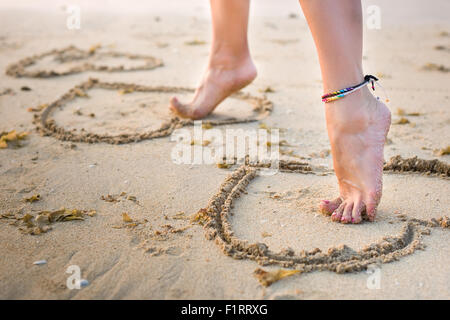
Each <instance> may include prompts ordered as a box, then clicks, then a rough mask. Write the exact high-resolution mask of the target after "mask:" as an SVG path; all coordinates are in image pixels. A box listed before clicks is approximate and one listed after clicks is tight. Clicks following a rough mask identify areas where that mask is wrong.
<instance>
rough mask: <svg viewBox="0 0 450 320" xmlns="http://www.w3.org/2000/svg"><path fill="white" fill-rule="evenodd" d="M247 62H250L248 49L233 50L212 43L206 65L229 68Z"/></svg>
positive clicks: (237, 66) (234, 67)
mask: <svg viewBox="0 0 450 320" xmlns="http://www.w3.org/2000/svg"><path fill="white" fill-rule="evenodd" d="M249 62H250V63H252V59H251V57H250V52H249V51H248V49H244V50H240V51H239V52H235V51H234V50H231V49H230V48H227V47H224V46H219V45H213V46H212V50H211V53H210V55H209V62H208V66H209V67H210V68H220V69H225V70H231V69H236V68H239V67H240V66H242V65H244V64H246V63H249Z"/></svg>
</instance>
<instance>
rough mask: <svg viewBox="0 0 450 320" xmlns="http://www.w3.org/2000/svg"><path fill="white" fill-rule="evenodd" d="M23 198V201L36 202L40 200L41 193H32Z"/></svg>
mask: <svg viewBox="0 0 450 320" xmlns="http://www.w3.org/2000/svg"><path fill="white" fill-rule="evenodd" d="M24 200H25V202H30V203H33V202H37V201H39V200H41V195H40V194H35V195H32V196H31V197H29V198H25V199H24Z"/></svg>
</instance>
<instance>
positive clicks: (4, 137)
mask: <svg viewBox="0 0 450 320" xmlns="http://www.w3.org/2000/svg"><path fill="white" fill-rule="evenodd" d="M27 136H28V132H16V130H12V131H10V132H1V133H0V149H6V148H8V143H9V144H11V145H13V146H15V147H21V144H20V141H21V140H23V139H25V138H26V137H27Z"/></svg>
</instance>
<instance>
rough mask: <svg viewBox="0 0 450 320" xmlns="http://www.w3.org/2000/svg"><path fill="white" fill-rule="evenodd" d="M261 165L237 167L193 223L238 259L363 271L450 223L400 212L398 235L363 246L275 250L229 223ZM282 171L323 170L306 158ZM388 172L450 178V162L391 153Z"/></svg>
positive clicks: (419, 245) (418, 247) (284, 164)
mask: <svg viewBox="0 0 450 320" xmlns="http://www.w3.org/2000/svg"><path fill="white" fill-rule="evenodd" d="M260 167H261V166H259V165H258V164H256V165H249V164H244V165H242V166H240V167H239V168H238V169H236V170H235V171H234V172H233V173H232V174H231V175H230V176H228V177H227V179H226V180H225V181H224V182H223V183H222V185H221V186H220V188H219V192H218V193H217V194H215V195H214V196H213V197H212V198H211V199H210V201H209V203H208V205H207V207H206V208H203V209H200V210H199V212H198V213H197V214H196V216H195V218H194V221H195V222H199V223H200V224H202V225H203V228H204V229H205V236H206V238H207V239H208V240H215V243H216V244H217V245H218V246H219V247H220V248H221V250H222V251H223V253H225V254H226V255H227V256H230V257H232V258H234V259H249V260H254V261H256V262H257V263H258V264H260V265H263V266H265V265H279V266H281V267H285V268H293V269H295V270H298V271H299V273H307V272H312V271H325V270H328V271H332V272H336V273H347V272H359V271H363V270H367V268H368V267H369V266H370V265H378V264H382V263H389V262H392V261H396V260H399V259H400V258H402V257H404V256H407V255H410V254H412V253H414V252H415V251H416V250H423V249H425V245H424V244H423V242H422V235H429V234H430V233H431V230H430V229H429V228H434V227H442V228H444V229H448V228H450V219H449V218H448V217H446V216H444V217H441V218H439V219H431V220H422V219H416V218H406V217H405V216H404V215H401V216H399V217H396V218H397V219H398V223H404V226H403V228H402V231H401V233H400V234H399V235H397V236H386V237H384V238H383V239H382V240H381V241H379V242H377V243H373V244H369V245H367V246H365V247H364V248H363V249H362V250H360V251H356V250H354V249H352V248H350V247H348V246H346V245H341V246H338V247H331V248H329V249H328V251H327V252H326V253H325V252H322V251H321V250H320V249H318V248H316V249H313V250H311V251H304V250H303V251H301V252H299V253H295V252H294V250H293V249H291V248H286V249H283V250H281V251H280V252H277V253H276V252H273V251H271V250H270V249H269V248H268V246H267V245H266V244H264V243H248V241H246V240H242V239H239V238H238V237H236V236H235V235H234V232H233V230H232V227H231V223H230V216H231V215H232V214H233V213H232V212H231V211H232V208H233V201H234V200H235V199H237V198H239V197H240V195H241V194H242V193H244V194H245V193H246V187H247V185H248V184H249V183H250V182H251V181H252V180H253V179H254V178H255V177H256V176H257V175H258V170H259V168H260ZM280 171H284V172H292V173H301V174H319V175H320V174H321V172H315V171H314V170H313V168H311V166H310V165H309V164H308V163H306V162H296V161H281V162H280ZM384 171H387V172H389V173H390V174H398V173H404V174H413V173H414V172H416V173H423V174H427V175H434V176H439V177H441V178H443V179H446V180H447V179H448V178H449V177H450V165H448V164H446V163H444V162H441V161H439V160H423V159H419V158H417V157H414V158H408V159H403V158H402V157H401V156H395V157H392V158H391V159H390V161H389V162H388V163H387V164H386V165H385V166H384ZM234 214H235V213H234Z"/></svg>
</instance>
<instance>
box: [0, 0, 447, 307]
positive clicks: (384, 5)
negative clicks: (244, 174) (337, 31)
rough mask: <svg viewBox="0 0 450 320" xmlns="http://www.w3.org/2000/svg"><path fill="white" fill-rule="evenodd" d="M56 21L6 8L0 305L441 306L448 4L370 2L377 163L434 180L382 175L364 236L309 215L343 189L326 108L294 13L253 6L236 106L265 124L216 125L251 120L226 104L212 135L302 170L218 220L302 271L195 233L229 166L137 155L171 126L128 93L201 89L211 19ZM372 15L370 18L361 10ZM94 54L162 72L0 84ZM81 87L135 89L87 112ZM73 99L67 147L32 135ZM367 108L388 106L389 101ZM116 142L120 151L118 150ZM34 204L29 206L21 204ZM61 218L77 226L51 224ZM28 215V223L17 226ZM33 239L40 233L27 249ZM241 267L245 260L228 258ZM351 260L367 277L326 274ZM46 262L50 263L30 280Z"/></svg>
mask: <svg viewBox="0 0 450 320" xmlns="http://www.w3.org/2000/svg"><path fill="white" fill-rule="evenodd" d="M52 3H54V2H49V3H48V4H47V5H44V6H43V7H42V8H39V9H38V8H34V9H31V8H32V7H30V5H26V3H25V2H23V3H22V2H21V1H17V2H14V3H5V4H2V5H0V30H1V31H0V57H1V59H0V70H2V72H1V73H0V79H1V80H0V133H2V132H3V133H6V132H10V131H12V130H16V131H17V132H19V133H20V132H28V133H29V134H28V136H27V137H26V138H24V139H20V140H18V141H6V142H7V144H8V146H7V147H6V148H4V149H0V174H1V179H0V215H1V218H0V225H1V227H0V241H1V243H2V246H1V248H0V256H1V257H2V258H1V259H0V271H1V272H0V298H2V299H17V298H30V299H46V298H56V299H89V298H98V299H111V298H121V299H122V298H123V299H131V298H137V299H183V298H193V299H260V298H264V299H315V298H324V299H336V298H344V299H360V298H363V299H399V298H400V299H403V298H413V299H448V298H449V297H450V287H449V283H450V281H449V280H450V276H449V275H450V272H449V271H450V270H449V267H448V265H449V264H450V258H449V257H450V249H449V247H448V243H449V239H450V234H449V230H448V229H447V228H442V227H441V226H439V223H440V222H442V221H444V223H443V224H445V221H446V220H438V219H439V218H441V217H443V216H449V215H450V213H449V208H450V201H449V200H448V193H449V191H450V186H449V180H448V178H447V176H448V173H446V172H448V171H445V168H446V167H445V164H447V165H448V164H449V163H450V156H449V155H448V154H447V153H448V152H445V150H446V148H447V149H448V137H449V136H450V129H449V128H450V126H449V124H450V115H449V112H448V107H449V103H450V92H449V89H448V81H449V80H448V79H449V78H448V77H449V74H448V72H447V71H446V70H447V69H448V67H450V66H449V65H448V55H449V50H448V48H450V36H449V34H450V24H449V23H448V22H447V21H448V18H446V17H445V15H444V14H443V13H444V12H448V10H449V8H448V3H447V2H446V1H437V4H436V5H435V6H433V7H431V6H427V7H426V8H425V7H423V6H424V4H422V2H421V1H414V2H410V1H409V2H407V3H408V6H405V3H406V1H405V2H403V1H399V3H398V4H397V3H396V4H395V5H393V4H391V3H390V2H388V1H381V2H380V6H381V9H382V19H383V20H382V28H381V29H380V30H370V29H367V28H365V36H366V38H365V51H364V67H365V69H366V72H367V73H371V74H374V75H377V76H379V77H380V79H381V84H382V86H383V87H384V88H385V89H386V91H387V94H388V96H389V100H390V102H389V107H390V109H391V111H392V113H393V123H394V124H393V125H392V128H391V131H390V133H389V136H388V143H387V146H386V149H385V157H386V159H387V160H388V159H389V158H390V157H392V156H396V155H401V156H402V157H403V158H411V157H415V156H417V157H419V158H421V159H427V160H430V159H439V160H440V161H442V162H443V163H444V165H441V166H440V167H439V168H440V169H439V170H437V171H439V172H428V174H427V173H426V172H412V171H411V170H404V171H407V172H399V171H392V170H389V171H386V172H385V176H384V196H383V199H382V202H381V204H380V208H379V214H378V216H377V219H376V222H375V223H369V222H364V223H362V224H361V225H357V226H353V225H341V224H336V223H333V222H332V221H331V220H330V218H329V217H327V216H324V215H322V214H321V213H320V212H319V211H318V210H317V207H316V205H317V201H318V199H322V198H327V197H332V196H334V195H336V194H337V187H336V178H335V176H334V174H333V173H332V171H331V169H332V167H331V156H330V155H329V148H330V147H329V143H328V139H327V135H326V130H325V122H324V115H323V109H322V105H321V103H320V95H321V94H322V91H321V83H320V70H319V67H318V64H317V58H316V55H315V51H314V46H313V42H312V38H311V36H310V34H309V31H308V29H307V26H306V23H305V21H304V19H303V18H302V16H301V12H300V9H299V8H298V7H299V6H298V4H297V3H296V2H295V1H293V2H292V3H291V2H288V1H286V3H283V5H278V4H277V3H276V1H266V2H264V3H261V4H260V3H257V2H256V1H254V3H253V6H252V17H251V26H250V31H249V38H250V41H251V42H250V43H251V51H252V54H253V56H254V60H255V63H256V66H257V68H258V73H259V75H258V78H257V79H256V80H255V81H254V83H252V84H251V85H250V86H249V87H248V88H246V89H245V90H244V94H245V96H246V97H258V98H261V99H262V98H263V97H264V96H265V97H266V98H265V100H264V101H270V102H271V103H273V110H271V112H270V113H267V114H265V115H264V116H265V117H264V119H263V120H260V121H252V122H246V121H244V123H235V124H230V123H228V124H227V123H226V124H222V123H220V122H221V121H227V119H229V118H237V119H248V118H251V117H254V116H255V112H254V111H253V110H252V109H253V107H254V104H252V103H248V101H246V100H245V99H236V98H230V99H227V100H226V101H225V102H224V103H223V105H222V106H220V107H219V109H218V110H217V111H218V112H217V114H216V115H214V116H213V117H211V118H210V119H209V121H210V122H211V123H213V125H214V128H216V129H219V130H224V129H226V128H234V129H237V128H243V129H257V128H261V127H263V128H264V127H266V128H280V129H282V134H281V137H280V139H283V140H286V143H285V145H284V146H281V147H280V150H281V151H282V154H284V157H285V158H284V159H286V160H287V161H295V162H301V163H305V165H301V166H299V167H297V169H301V170H298V171H302V173H300V172H298V173H290V172H280V173H278V174H277V175H274V176H270V177H264V176H257V177H255V178H254V179H252V180H251V181H249V184H248V186H247V187H246V190H245V192H242V193H241V195H240V197H239V198H237V199H235V201H234V202H233V208H230V212H231V213H232V215H231V216H230V217H229V219H228V220H227V223H228V224H227V227H229V231H232V233H233V237H236V238H237V239H238V240H239V241H237V245H239V243H240V241H248V244H252V243H264V244H265V246H267V248H269V249H270V251H271V252H272V253H273V252H275V253H276V254H278V253H280V252H281V255H280V254H278V256H277V257H278V260H280V259H279V258H280V256H283V257H284V258H283V259H284V262H286V259H285V257H286V256H287V257H297V256H298V257H299V258H298V259H300V260H297V262H300V263H297V262H296V263H294V264H292V263H289V261H288V263H284V262H283V263H281V264H280V263H272V264H270V259H265V257H264V254H262V255H261V254H260V252H263V253H264V252H266V250H265V249H264V248H265V246H264V245H263V246H254V247H251V248H250V251H249V250H241V251H240V250H237V251H236V241H235V243H234V244H233V245H232V246H231V249H230V248H228V249H229V250H228V249H227V250H224V244H223V243H220V241H218V240H216V239H217V238H220V237H217V231H218V230H219V229H217V228H216V227H217V225H216V226H213V228H209V227H208V226H211V225H207V227H206V228H204V226H202V225H200V224H201V223H207V222H208V219H204V218H205V216H203V218H202V217H200V218H201V219H199V220H197V221H193V220H192V218H193V217H195V216H196V215H197V214H198V212H199V210H200V209H202V208H208V204H210V201H211V199H214V196H215V195H216V194H217V193H218V192H219V193H220V186H221V185H222V184H223V183H224V182H225V181H227V180H226V179H227V177H229V176H230V175H232V174H233V173H234V174H236V172H239V171H238V170H239V165H234V166H231V167H230V168H228V169H223V168H219V167H217V165H214V164H211V165H180V164H175V163H173V162H172V160H171V152H172V148H173V147H174V145H175V143H174V142H173V141H171V140H170V137H169V136H160V137H159V138H158V139H150V136H145V137H146V139H134V138H136V135H137V136H142V135H145V134H148V132H154V131H155V130H156V131H158V130H159V129H158V128H161V125H163V128H164V124H165V123H172V124H173V121H174V120H171V115H170V114H169V112H168V110H167V105H168V99H169V97H170V95H171V92H165V91H164V90H155V91H154V92H151V90H150V92H146V91H145V90H143V91H139V90H135V89H136V88H143V87H145V88H149V87H151V88H161V87H167V88H172V89H173V88H194V87H195V85H196V83H197V81H198V80H199V78H200V76H201V70H202V68H203V66H204V63H205V59H206V57H207V54H208V45H209V42H210V40H209V35H210V28H209V18H208V10H209V9H208V6H207V3H206V2H204V1H195V3H194V4H193V5H192V6H191V7H186V8H185V10H182V8H180V5H179V4H177V3H175V2H173V3H172V2H171V1H169V2H167V4H166V6H165V7H161V5H159V6H158V4H157V3H156V2H154V1H150V2H149V3H147V4H145V5H144V4H142V3H140V2H136V3H134V4H133V5H131V6H130V7H128V8H126V9H127V10H125V11H126V12H127V16H125V15H123V14H122V15H120V12H121V11H122V12H124V9H123V8H119V7H118V6H119V4H118V5H117V7H115V6H110V8H102V6H100V5H99V6H98V7H96V6H95V5H93V4H89V2H80V3H81V7H82V24H81V29H80V30H67V28H66V27H65V19H66V17H67V14H66V13H65V11H64V10H63V9H64V8H63V7H62V4H61V5H59V4H58V5H53V4H52ZM369 4H371V3H369V2H364V5H365V8H366V7H367V5H369ZM183 6H185V5H183ZM274 6H276V7H277V10H274ZM405 8H406V9H405ZM421 12H422V13H427V14H420V13H421ZM144 13H145V14H144ZM294 13H295V15H293V14H294ZM130 17H132V18H130ZM16 21H25V22H26V23H23V24H22V23H21V24H17V23H16ZM98 44H100V45H101V49H95V50H105V51H114V52H124V53H128V54H131V55H140V56H146V57H148V56H151V57H154V58H156V59H160V60H161V61H162V63H163V65H162V66H158V67H157V68H154V69H151V70H141V71H127V72H125V71H120V70H119V71H118V72H108V70H96V71H92V68H91V70H90V71H86V70H81V71H82V72H79V73H74V74H70V75H65V76H57V77H56V76H53V77H46V78H29V77H19V78H16V77H13V76H11V75H7V74H5V72H6V70H7V67H8V66H10V65H11V64H13V63H16V62H18V61H20V60H22V59H25V58H27V57H30V56H33V55H39V54H41V53H44V52H48V51H49V50H52V49H63V48H65V47H68V46H71V45H73V46H76V47H77V48H80V49H82V50H85V51H86V52H89V50H91V49H92V48H97V45H98ZM92 61H93V63H101V64H102V65H103V64H105V65H107V66H109V67H111V68H115V67H117V66H120V65H124V66H125V67H136V66H139V65H141V64H140V62H139V61H130V60H129V59H126V57H112V58H111V57H109V58H107V59H106V58H102V59H100V60H95V59H93V60H92ZM77 65H79V64H78V63H77V61H71V62H70V63H66V64H65V65H64V66H63V67H61V66H60V65H59V64H58V63H55V61H54V60H52V59H47V60H43V61H42V62H39V63H36V65H33V66H30V67H29V68H28V69H27V70H29V71H36V70H58V71H59V72H64V70H67V67H68V68H71V67H73V66H77ZM58 68H60V69H58ZM110 71H111V70H110ZM112 71H114V69H113V70H112ZM12 75H14V74H12ZM41 75H42V74H41ZM89 78H95V79H99V81H100V82H101V83H115V84H117V83H122V84H123V83H125V84H131V87H130V86H125V87H123V86H122V85H119V86H116V85H114V86H113V87H112V88H110V89H112V90H108V89H105V88H102V87H101V86H100V87H99V88H89V89H88V90H86V92H85V93H87V94H88V95H89V98H86V97H83V93H84V90H83V91H82V92H81V94H80V92H78V95H77V92H76V91H73V88H75V87H76V86H79V85H80V84H82V83H86V81H88V79H89ZM130 88H131V89H132V90H129V89H130ZM268 88H270V90H268ZM81 89H83V88H81ZM127 89H128V90H127ZM71 90H72V91H71ZM121 90H125V91H124V92H122V91H121ZM169 91H170V90H169ZM175 91H176V90H175ZM67 93H70V95H75V99H69V100H70V101H65V102H67V103H64V104H63V105H61V106H60V105H56V106H55V107H54V110H53V111H52V113H51V117H52V119H53V120H54V121H55V123H56V124H57V125H58V127H59V128H60V129H63V130H64V131H61V130H56V132H55V130H53V129H52V130H50V131H51V132H53V133H51V134H50V132H45V130H44V131H43V130H42V128H41V130H37V127H39V123H40V121H39V120H40V117H41V116H42V113H43V112H45V109H46V108H48V106H49V105H52V103H54V102H55V101H59V100H60V99H61V98H63V97H64V95H65V94H67ZM377 93H379V95H380V96H381V97H384V95H383V93H382V91H378V89H377ZM189 96H190V92H189V91H188V90H187V91H185V92H182V93H181V98H185V99H187V98H189ZM252 101H253V102H254V101H255V100H254V99H253V100H252ZM257 101H263V100H257ZM60 107H61V108H60ZM257 115H258V112H256V116H257ZM171 121H172V122H171ZM214 121H216V122H214ZM176 125H179V123H176ZM169 128H170V125H169ZM187 128H189V130H192V128H191V127H190V125H188V126H187ZM74 129H76V130H75V131H74ZM82 129H84V131H83V130H82ZM64 132H66V133H71V134H72V135H75V136H79V134H80V132H83V133H82V134H81V136H83V137H88V140H89V139H92V141H86V139H78V140H77V139H66V138H65V137H67V135H65V134H64ZM73 132H76V134H73ZM43 133H44V135H43ZM92 134H94V136H93V135H92ZM95 135H97V137H105V136H106V137H108V139H109V140H110V141H106V140H108V139H96V138H95ZM111 137H112V138H111ZM114 137H115V138H117V137H119V138H120V139H119V140H120V141H119V143H122V144H114V143H117V140H114V139H115V138H114ZM130 137H131V138H130ZM121 139H122V140H121ZM133 139H134V140H142V141H139V142H134V140H133ZM63 140H64V141H63ZM89 142H91V143H89ZM108 142H109V143H108ZM411 167H412V166H411V165H409V166H404V167H403V169H405V168H406V169H408V168H409V169H411ZM395 168H399V167H398V166H397V167H395ZM433 168H436V167H435V166H434V167H433ZM442 168H444V169H442ZM390 169H394V168H393V167H391V168H390ZM247 170H250V171H251V170H254V168H253V169H252V168H248V169H247ZM443 170H444V171H445V172H444V171H443ZM419 171H420V170H419ZM422 171H430V170H422ZM435 171H436V170H435ZM314 173H316V174H314ZM317 173H318V174H317ZM37 195H39V199H37V198H32V197H33V196H37ZM26 199H29V200H28V201H27V200H26ZM32 199H35V200H37V201H33V200H32ZM61 207H64V208H67V209H70V210H73V209H76V210H78V211H76V212H73V211H67V212H66V211H58V210H59V209H60V208H61ZM93 210H95V214H92V212H93ZM46 211H49V212H50V213H48V212H47V213H46ZM55 212H56V213H55ZM124 213H126V215H124ZM200 213H202V211H200ZM27 214H28V215H30V216H31V217H32V219H31V218H25V219H24V217H25V216H26V215H27ZM38 216H39V217H38ZM48 217H51V218H48ZM46 219H47V220H46ZM432 219H435V220H434V221H435V222H433V220H432ZM30 223H31V224H32V226H31V225H30ZM441 224H442V223H441ZM40 226H45V228H44V232H41V233H40V232H36V233H40V234H30V233H33V232H29V231H30V230H36V228H38V229H37V230H40V229H39V227H40ZM205 229H206V230H205ZM214 231H216V235H214ZM219 231H220V230H219ZM219 233H220V232H219ZM205 235H206V237H205ZM211 239H212V240H213V241H210V240H211ZM217 242H219V243H217ZM371 244H379V245H380V246H379V247H370V245H371ZM368 246H369V248H367V247H368ZM244 247H245V246H244ZM289 248H290V249H289ZM330 248H337V249H330ZM380 248H381V249H380ZM244 249H245V248H244ZM247 249H248V248H247ZM233 250H235V251H233ZM318 250H320V251H318ZM339 250H340V251H339ZM364 250H368V251H364ZM382 250H385V252H384V253H383V252H381V251H382ZM375 251H376V252H375ZM230 252H231V254H230ZM236 252H237V253H238V255H239V254H242V252H247V253H248V252H250V254H249V255H244V254H242V256H241V257H239V258H240V259H234V258H237V257H236V256H235V257H234V258H233V257H230V255H231V256H233V255H235V254H236ZM239 252H241V253H239ZM292 252H293V253H294V254H293V255H292ZM370 252H372V253H370ZM380 252H381V254H384V255H385V256H383V257H382V258H383V259H381V258H380V257H381V256H380V255H379V254H380ZM358 254H359V255H360V256H359V257H362V255H364V254H368V255H370V257H371V259H372V258H374V260H370V259H366V260H364V259H359V260H361V261H363V262H364V261H365V262H367V263H365V262H364V263H360V264H358V263H356V264H355V263H350V267H351V268H347V267H348V266H349V264H348V261H347V262H345V261H344V262H343V263H344V264H345V263H347V264H345V266H346V267H341V268H340V269H339V268H338V265H339V264H342V261H339V263H337V264H333V263H335V262H336V261H337V260H339V259H341V260H342V259H343V260H345V259H348V258H349V257H350V258H351V257H352V256H355V255H358ZM377 254H378V255H377ZM261 257H262V258H261ZM386 257H387V260H386V261H384V258H386ZM272 258H273V257H272ZM356 258H357V259H356V260H358V257H356ZM363 258H364V257H363ZM378 258H380V259H381V260H383V261H381V262H380V261H378V260H379V259H378ZM283 259H281V260H283ZM301 259H303V260H301ZM311 259H312V260H311ZM330 259H331V260H330ZM333 259H335V260H333ZM39 260H46V263H45V264H41V265H35V264H33V263H34V262H36V261H39ZM275 260H276V259H275ZM288 260H289V259H288ZM291 260H292V259H291ZM388 260H389V261H388ZM308 261H309V262H308ZM311 261H313V263H311ZM258 262H259V263H258ZM272 262H273V261H272ZM275 262H277V261H275ZM383 262H386V263H383ZM261 264H262V265H261ZM302 264H303V266H302ZM71 265H78V266H80V268H81V275H82V278H83V279H87V280H88V281H89V285H88V286H86V287H83V288H82V289H80V290H76V289H74V290H69V289H68V288H67V287H66V280H67V278H68V277H69V276H70V274H68V273H66V270H67V268H68V267H69V266H71ZM308 265H309V266H310V267H308ZM318 265H320V267H319V266H318ZM311 266H312V267H311ZM368 267H378V268H379V272H380V288H379V289H370V288H369V287H368V286H367V282H368V280H369V279H370V276H371V274H369V273H367V270H366V268H368ZM258 268H261V269H263V270H265V271H277V270H279V269H280V268H281V269H286V270H301V271H302V272H299V273H297V274H293V275H290V276H289V277H286V278H284V279H282V280H280V281H277V282H275V283H273V284H271V285H270V286H268V287H265V286H264V285H262V283H261V282H260V281H258V277H257V276H255V273H254V272H255V270H256V269H258ZM302 268H303V269H302ZM338 269H339V270H338ZM340 271H342V272H340ZM256 274H258V272H257V273H256Z"/></svg>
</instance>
